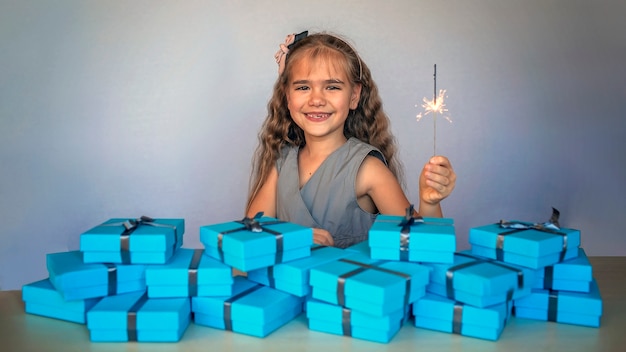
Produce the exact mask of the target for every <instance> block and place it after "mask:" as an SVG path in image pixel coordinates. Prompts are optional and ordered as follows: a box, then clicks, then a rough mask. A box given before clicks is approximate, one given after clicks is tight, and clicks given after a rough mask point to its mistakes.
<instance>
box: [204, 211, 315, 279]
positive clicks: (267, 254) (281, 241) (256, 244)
mask: <svg viewBox="0 0 626 352" xmlns="http://www.w3.org/2000/svg"><path fill="white" fill-rule="evenodd" d="M244 220H245V219H244ZM254 221H255V223H256V224H258V225H260V227H261V229H262V231H260V232H255V231H253V230H251V229H248V228H247V227H246V224H245V223H244V221H243V220H242V221H231V222H225V223H220V224H214V225H205V226H201V227H200V241H201V242H202V244H203V245H204V247H205V251H206V254H207V255H209V256H210V257H212V258H215V259H218V260H220V261H222V262H224V263H225V264H228V265H230V266H232V267H233V268H235V269H238V270H241V271H244V272H246V271H250V270H255V269H260V268H266V267H268V266H272V265H275V264H279V263H284V262H288V261H291V260H295V259H299V258H304V257H308V256H309V255H310V254H311V245H312V244H313V229H311V228H310V227H304V226H300V225H297V224H294V223H290V222H284V221H280V220H278V219H276V218H272V217H267V216H263V217H259V218H258V219H254Z"/></svg>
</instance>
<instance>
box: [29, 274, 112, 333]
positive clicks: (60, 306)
mask: <svg viewBox="0 0 626 352" xmlns="http://www.w3.org/2000/svg"><path fill="white" fill-rule="evenodd" d="M22 300H23V301H24V309H25V311H26V313H29V314H35V315H41V316H44V317H48V318H54V319H59V320H66V321H71V322H74V323H79V324H85V322H86V321H87V311H88V310H89V309H91V307H93V306H94V305H95V304H96V303H98V301H99V300H100V299H99V298H90V299H83V300H74V301H66V300H65V299H64V298H63V296H62V295H61V293H60V292H59V291H57V290H56V289H55V288H54V286H52V284H51V283H50V280H48V279H45V280H40V281H36V282H33V283H30V284H27V285H24V286H23V287H22Z"/></svg>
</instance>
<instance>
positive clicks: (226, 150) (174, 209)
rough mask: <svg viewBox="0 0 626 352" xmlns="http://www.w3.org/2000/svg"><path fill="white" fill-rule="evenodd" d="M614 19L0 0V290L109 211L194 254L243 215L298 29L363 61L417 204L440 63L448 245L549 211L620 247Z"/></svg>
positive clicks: (573, 7)
mask: <svg viewBox="0 0 626 352" xmlns="http://www.w3.org/2000/svg"><path fill="white" fill-rule="evenodd" d="M624 15H626V3H625V2H623V1H608V0H603V1H574V0H548V1H546V0H529V1H506V2H504V1H497V0H493V1H490V0H475V1H461V0H455V1H421V0H420V1H416V0H406V1H324V0H321V1H315V2H311V1H277V0H271V1H269V0H264V1H228V2H227V1H180V2H177V1H153V0H151V1H119V0H118V1H104V0H102V1H82V0H81V1H79V0H63V1H34V0H27V1H17V0H16V1H7V0H0V48H1V50H0V217H1V218H0V220H1V224H0V289H5V290H6V289H18V288H20V287H21V285H23V284H26V283H28V282H32V281H35V280H39V279H41V278H44V277H46V275H47V274H46V267H45V255H46V253H52V252H57V251H66V250H73V249H77V248H78V244H79V235H80V233H81V232H83V231H85V230H87V229H89V228H91V227H92V226H94V225H96V224H99V223H100V222H102V221H104V220H107V219H108V218H111V217H136V216H140V215H143V214H145V215H150V216H153V217H183V218H185V220H186V224H187V231H186V235H185V247H190V248H194V247H195V248H201V243H200V242H199V236H198V232H199V231H198V229H199V227H200V226H201V225H204V224H209V223H215V222H222V221H229V220H233V219H239V218H240V217H241V216H242V214H243V207H244V203H245V198H246V192H247V184H248V176H249V172H250V161H251V155H252V152H253V150H254V148H255V146H256V143H257V132H258V129H259V127H260V125H261V122H262V120H263V119H264V116H265V108H266V103H267V101H268V99H269V97H270V94H271V89H272V86H273V83H274V81H275V79H276V64H275V63H274V60H273V54H274V53H275V51H276V50H277V48H278V44H279V43H280V42H282V41H283V39H284V37H285V35H286V34H287V33H290V32H299V31H301V30H304V29H309V30H312V31H320V30H327V31H331V32H335V33H339V34H342V35H344V36H346V37H348V38H349V39H350V40H351V42H352V44H354V46H355V47H357V49H358V50H359V52H360V53H361V55H362V58H363V59H364V60H365V61H366V62H367V63H368V65H369V66H370V68H371V70H372V72H373V75H374V77H375V79H376V81H377V83H378V84H379V87H380V91H381V95H382V96H383V99H384V103H385V105H384V107H385V109H386V111H387V112H388V114H389V115H390V116H391V119H392V128H393V131H394V133H395V134H396V137H397V139H398V142H399V146H400V157H401V159H402V160H403V162H404V164H405V172H406V178H407V193H408V196H409V198H410V199H411V200H413V201H417V197H418V195H417V175H418V173H419V170H420V169H421V167H422V165H423V164H424V163H425V162H426V160H427V159H428V157H429V156H430V155H431V154H432V143H433V126H432V122H433V121H432V119H431V118H430V117H427V118H424V119H422V120H421V121H420V122H416V119H415V116H416V115H417V113H419V111H420V108H418V107H416V104H419V103H421V99H422V97H425V96H430V95H431V94H432V90H433V88H432V81H433V80H432V69H433V64H437V67H438V86H439V87H440V88H445V89H447V90H448V99H447V104H448V108H449V110H450V117H451V118H452V120H453V123H452V124H449V123H447V122H444V121H443V120H442V119H440V120H439V121H440V122H439V123H438V133H437V151H438V153H441V154H444V155H447V156H448V157H449V158H450V159H451V160H452V162H453V165H454V168H455V170H456V172H457V174H458V183H457V188H456V190H455V191H454V193H453V195H452V196H451V197H450V198H449V199H447V200H445V201H444V203H443V206H444V211H445V215H446V216H447V217H452V218H454V219H455V221H456V229H457V233H458V248H459V249H466V248H468V247H469V245H468V243H467V234H468V230H469V228H470V227H473V226H480V225H484V224H487V223H492V222H495V221H498V220H499V219H502V218H504V219H519V220H528V221H544V220H547V218H548V217H549V215H550V211H551V209H550V208H551V207H552V206H554V207H557V208H558V209H559V210H561V213H562V215H561V220H562V225H564V226H566V227H573V228H578V229H581V231H582V233H583V246H584V248H585V249H586V250H587V253H588V254H589V255H626V239H625V237H624V236H623V231H624V230H623V228H624V220H623V213H624V210H625V209H626V206H625V205H626V192H625V191H624V185H623V181H624V179H625V176H626V163H625V161H624V156H623V152H624V150H625V147H626V139H625V137H626V136H625V134H626V122H625V121H624V108H625V105H626V104H625V101H626V87H625V82H626V67H625V64H624V63H625V62H626V22H625V21H623V19H624Z"/></svg>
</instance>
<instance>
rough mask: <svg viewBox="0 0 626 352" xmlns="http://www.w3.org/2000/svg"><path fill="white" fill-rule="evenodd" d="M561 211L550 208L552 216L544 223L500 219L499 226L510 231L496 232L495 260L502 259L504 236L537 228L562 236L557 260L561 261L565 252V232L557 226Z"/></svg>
mask: <svg viewBox="0 0 626 352" xmlns="http://www.w3.org/2000/svg"><path fill="white" fill-rule="evenodd" d="M560 215H561V212H559V211H558V210H557V209H555V208H552V216H550V220H548V221H547V222H544V223H528V222H522V221H506V220H500V223H499V224H500V227H502V228H505V229H511V231H507V232H503V233H500V234H498V237H497V238H496V258H497V260H500V261H502V260H504V237H505V236H508V235H511V234H514V233H518V232H520V231H526V230H537V231H541V232H546V233H551V234H554V235H559V236H562V237H563V249H562V250H561V254H560V258H559V261H562V260H563V258H564V257H565V253H566V252H567V234H566V233H563V232H561V231H560V230H561V228H560V227H559V217H560Z"/></svg>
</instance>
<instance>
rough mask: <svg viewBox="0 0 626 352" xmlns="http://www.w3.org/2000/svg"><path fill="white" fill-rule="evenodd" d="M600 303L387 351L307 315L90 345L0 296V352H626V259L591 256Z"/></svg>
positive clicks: (408, 328) (17, 299) (414, 332)
mask: <svg viewBox="0 0 626 352" xmlns="http://www.w3.org/2000/svg"><path fill="white" fill-rule="evenodd" d="M589 260H590V262H591V264H592V265H593V274H594V277H595V278H596V280H597V282H598V285H599V287H600V292H601V295H602V299H603V316H602V320H601V326H600V328H589V327H583V326H575V325H567V324H557V323H552V322H543V321H536V320H528V319H521V318H515V317H512V318H511V319H510V320H509V323H508V324H507V326H506V327H505V329H504V331H503V332H502V335H501V336H500V339H499V340H498V341H495V342H494V341H486V340H480V339H475V338H471V337H465V336H460V335H454V334H447V333H442V332H436V331H431V330H425V329H418V328H416V327H415V326H414V325H412V323H411V321H409V322H408V323H406V324H405V325H404V326H403V327H402V329H401V330H400V332H398V334H397V335H396V336H395V337H394V338H393V339H392V340H391V342H389V343H388V344H380V343H376V342H369V341H364V340H359V339H353V338H349V337H344V336H338V335H332V334H325V333H321V332H316V331H311V330H309V329H308V327H307V321H306V317H305V316H304V314H302V315H300V316H299V317H298V318H296V319H294V320H293V321H291V322H289V323H288V324H286V325H285V326H283V327H282V328H280V329H278V330H276V331H275V332H273V333H272V334H270V335H269V336H267V337H265V338H257V337H252V336H248V335H243V334H237V333H233V332H230V331H223V330H219V329H212V328H209V327H205V326H200V325H195V324H193V323H192V324H190V325H189V328H188V329H187V331H186V332H185V335H184V336H183V338H182V340H181V341H179V342H176V343H143V342H142V343H137V342H128V343H127V342H125V343H101V342H98V343H92V342H90V341H89V331H88V330H87V327H86V326H85V325H82V324H75V323H70V322H65V321H61V320H56V319H50V318H45V317H40V316H36V315H31V314H25V313H24V303H23V302H22V298H21V291H19V290H15V291H0V350H2V351H11V352H13V351H81V352H82V351H156V352H159V351H245V352H255V351H324V350H326V349H328V350H329V351H330V350H332V351H336V350H347V351H350V350H358V351H433V350H443V351H533V352H537V351H564V350H567V351H623V350H625V349H626V347H625V346H626V329H624V326H625V325H626V280H624V279H625V277H626V257H590V258H589Z"/></svg>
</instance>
